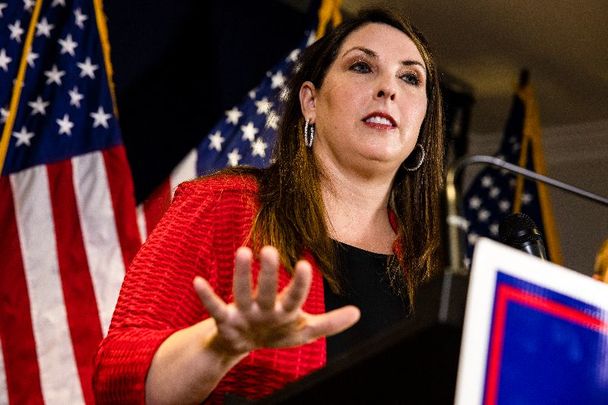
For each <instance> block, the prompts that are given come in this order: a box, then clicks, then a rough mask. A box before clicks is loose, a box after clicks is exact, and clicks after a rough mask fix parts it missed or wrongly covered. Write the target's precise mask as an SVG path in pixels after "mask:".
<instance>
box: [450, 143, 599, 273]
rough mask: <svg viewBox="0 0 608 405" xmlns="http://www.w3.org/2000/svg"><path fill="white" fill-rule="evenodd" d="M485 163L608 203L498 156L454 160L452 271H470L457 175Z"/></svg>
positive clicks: (452, 183)
mask: <svg viewBox="0 0 608 405" xmlns="http://www.w3.org/2000/svg"><path fill="white" fill-rule="evenodd" d="M474 164H485V165H490V166H495V167H498V168H500V169H504V170H506V171H509V172H512V173H516V174H519V175H521V176H523V177H525V178H527V179H530V180H534V181H537V182H541V183H544V184H548V185H550V186H553V187H555V188H558V189H560V190H563V191H566V192H569V193H571V194H574V195H576V196H578V197H582V198H584V199H587V200H590V201H593V202H596V203H599V204H601V205H604V206H608V198H607V197H603V196H600V195H598V194H594V193H591V192H589V191H586V190H583V189H581V188H579V187H576V186H573V185H571V184H567V183H564V182H562V181H559V180H556V179H553V178H551V177H547V176H545V175H542V174H539V173H536V172H534V171H532V170H529V169H526V168H524V167H521V166H517V165H514V164H512V163H509V162H506V161H504V160H502V159H499V158H497V157H494V156H487V155H472V156H467V157H464V158H462V159H459V160H457V161H456V162H454V163H453V164H452V165H451V166H450V167H449V168H448V172H447V176H446V194H445V195H446V202H447V217H446V222H447V225H448V251H449V257H448V258H449V267H448V269H447V271H448V272H451V273H456V274H466V273H468V270H467V269H466V267H465V266H464V255H463V250H462V238H463V236H464V232H463V231H466V228H467V221H466V219H465V218H464V217H463V216H462V215H461V212H460V197H459V195H458V190H457V189H456V178H457V177H458V176H460V174H461V172H462V171H463V170H464V169H465V168H466V167H467V166H470V165H474Z"/></svg>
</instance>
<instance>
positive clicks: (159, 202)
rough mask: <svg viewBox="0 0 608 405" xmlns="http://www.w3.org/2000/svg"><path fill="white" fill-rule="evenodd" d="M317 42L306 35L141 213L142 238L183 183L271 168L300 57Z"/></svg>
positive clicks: (217, 127)
mask: <svg viewBox="0 0 608 405" xmlns="http://www.w3.org/2000/svg"><path fill="white" fill-rule="evenodd" d="M314 38H315V37H314V33H312V32H306V34H305V38H304V40H302V43H301V45H300V46H299V47H297V48H295V49H294V50H292V51H291V52H290V53H289V54H288V55H287V56H286V57H285V58H284V59H282V60H281V61H280V62H279V63H278V64H277V65H276V66H275V67H273V68H272V69H271V70H269V71H268V72H266V75H265V77H264V78H263V79H262V82H261V83H260V84H259V85H258V86H257V87H255V88H254V89H253V90H251V91H250V92H249V93H248V95H247V96H246V97H245V99H244V100H243V101H242V102H241V103H240V104H238V105H236V106H234V107H232V108H231V109H229V110H227V111H226V112H225V113H224V116H223V117H222V118H220V120H219V121H218V123H217V124H216V125H215V127H214V128H213V129H212V130H211V131H210V132H209V134H207V136H205V138H204V139H203V141H202V142H201V143H200V144H199V146H198V147H197V148H195V149H193V150H192V151H191V152H190V153H189V154H188V155H187V156H186V157H185V158H184V159H183V160H182V162H181V163H180V164H179V165H178V166H177V167H176V168H175V169H174V170H173V171H172V173H171V175H170V177H169V179H167V180H166V181H165V182H164V183H163V184H161V185H160V187H159V188H158V189H156V191H155V192H154V193H153V194H152V195H151V196H150V197H149V198H148V199H147V200H146V201H145V202H144V203H143V204H142V206H140V207H138V210H139V215H138V220H139V224H140V232H142V235H143V234H146V235H147V234H149V232H151V230H152V229H153V228H154V226H155V225H156V223H158V220H159V219H160V217H161V216H162V214H163V213H164V212H165V210H166V209H167V207H168V205H169V202H170V201H171V198H172V194H173V192H174V190H175V188H176V187H177V185H178V184H179V183H181V182H183V181H186V180H190V179H193V178H195V177H197V176H201V175H205V174H209V173H212V172H213V171H216V170H219V169H222V168H225V167H231V166H238V165H249V166H255V167H265V166H267V165H268V164H270V160H271V155H272V148H273V145H274V142H275V139H276V135H277V126H278V122H279V118H280V115H279V114H280V108H281V97H282V94H283V92H284V91H285V85H286V82H287V80H288V78H289V77H290V75H291V72H292V70H293V69H294V67H295V66H296V64H297V61H298V57H299V55H300V53H301V52H302V51H303V50H304V48H306V46H308V45H309V44H310V43H311V42H312V41H313V40H314Z"/></svg>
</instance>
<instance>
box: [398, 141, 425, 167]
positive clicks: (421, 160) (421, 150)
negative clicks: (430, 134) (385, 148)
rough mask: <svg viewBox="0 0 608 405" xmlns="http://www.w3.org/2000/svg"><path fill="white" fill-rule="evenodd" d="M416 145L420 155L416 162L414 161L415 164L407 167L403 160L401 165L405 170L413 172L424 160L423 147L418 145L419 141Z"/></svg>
mask: <svg viewBox="0 0 608 405" xmlns="http://www.w3.org/2000/svg"><path fill="white" fill-rule="evenodd" d="M416 147H417V148H420V155H419V156H418V162H416V165H415V166H412V167H407V166H406V165H405V162H403V163H404V164H403V165H402V166H403V168H404V169H405V170H407V171H408V172H415V171H416V170H418V169H420V166H422V163H423V162H424V156H425V154H424V147H423V146H422V145H420V144H419V143H417V144H416ZM406 160H407V159H406Z"/></svg>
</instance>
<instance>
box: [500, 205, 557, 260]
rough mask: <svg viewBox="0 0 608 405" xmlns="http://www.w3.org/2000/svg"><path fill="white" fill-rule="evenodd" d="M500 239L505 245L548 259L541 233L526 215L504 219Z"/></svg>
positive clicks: (514, 214)
mask: <svg viewBox="0 0 608 405" xmlns="http://www.w3.org/2000/svg"><path fill="white" fill-rule="evenodd" d="M498 237H499V239H500V241H501V242H502V243H504V244H505V245H509V246H511V247H514V248H516V249H519V250H523V251H525V252H527V253H530V254H533V255H535V256H538V257H540V258H541V259H546V253H545V249H544V243H543V238H542V236H541V234H540V231H539V230H538V228H537V227H536V224H535V223H534V221H533V220H532V218H530V217H529V216H527V215H526V214H523V213H521V212H518V213H513V214H509V215H507V216H506V217H504V219H503V220H502V222H501V223H500V225H499V227H498Z"/></svg>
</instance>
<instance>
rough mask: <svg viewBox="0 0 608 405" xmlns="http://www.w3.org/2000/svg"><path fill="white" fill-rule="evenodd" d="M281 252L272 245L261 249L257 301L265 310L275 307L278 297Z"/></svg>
mask: <svg viewBox="0 0 608 405" xmlns="http://www.w3.org/2000/svg"><path fill="white" fill-rule="evenodd" d="M278 269H279V252H278V251H277V250H276V249H275V248H274V247H272V246H264V247H263V248H262V250H261V251H260V274H259V276H258V290H257V296H256V302H257V303H258V305H259V307H260V308H261V309H263V310H271V309H273V308H274V304H275V300H276V298H277V274H278Z"/></svg>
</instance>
